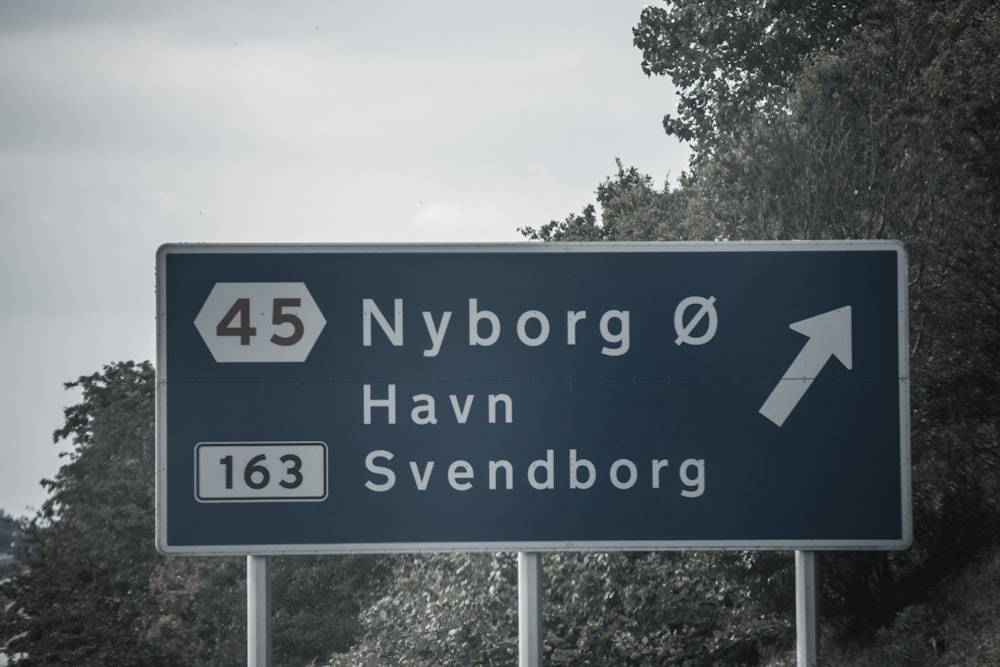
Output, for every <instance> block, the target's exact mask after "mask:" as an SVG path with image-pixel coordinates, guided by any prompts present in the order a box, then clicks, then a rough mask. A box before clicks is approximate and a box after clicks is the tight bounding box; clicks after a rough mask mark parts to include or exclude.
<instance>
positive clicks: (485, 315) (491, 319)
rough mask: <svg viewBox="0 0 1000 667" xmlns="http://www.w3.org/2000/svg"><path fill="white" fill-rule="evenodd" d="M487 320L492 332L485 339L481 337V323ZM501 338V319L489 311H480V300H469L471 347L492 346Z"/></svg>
mask: <svg viewBox="0 0 1000 667" xmlns="http://www.w3.org/2000/svg"><path fill="white" fill-rule="evenodd" d="M482 320H486V323H487V324H489V325H490V332H489V333H488V334H487V335H486V336H485V337H484V336H480V335H479V323H480V322H481V321H482ZM498 338H500V318H499V317H497V316H496V313H493V312H492V311H489V310H483V311H480V310H479V301H478V299H469V345H471V346H476V345H483V346H490V345H492V344H493V343H495V342H497V339H498Z"/></svg>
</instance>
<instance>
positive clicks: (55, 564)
mask: <svg viewBox="0 0 1000 667" xmlns="http://www.w3.org/2000/svg"><path fill="white" fill-rule="evenodd" d="M67 387H68V388H69V387H75V388H78V389H80V390H81V392H82V394H83V401H82V402H81V403H80V404H79V405H76V406H73V407H70V408H66V410H65V417H66V421H65V425H64V426H63V427H62V428H61V429H59V430H58V431H56V433H55V438H56V440H57V441H58V440H61V439H64V438H65V439H69V441H70V442H71V443H72V444H73V446H74V449H73V450H72V451H71V452H70V453H69V454H68V457H69V462H68V463H66V464H65V465H63V467H62V468H61V469H60V470H59V473H58V474H57V476H56V478H55V479H53V480H46V481H44V482H43V483H44V484H45V486H46V487H47V488H48V489H49V492H50V496H49V498H48V499H47V500H46V501H45V503H44V504H43V505H42V509H41V510H40V512H39V514H38V516H36V517H35V518H34V519H32V520H31V522H30V523H29V524H28V526H27V530H26V534H25V538H26V541H27V543H28V546H29V556H28V559H27V565H28V570H27V571H26V572H24V573H23V574H21V575H19V576H17V577H15V578H14V579H13V580H12V582H11V585H10V586H8V587H7V588H6V589H5V590H6V594H7V595H8V597H10V598H11V599H13V600H14V601H15V603H14V604H15V605H16V607H17V609H16V611H17V613H16V615H15V616H14V618H16V627H15V630H16V632H15V633H14V634H17V635H20V637H21V639H20V640H18V641H15V642H13V643H12V645H11V646H10V647H9V650H10V652H11V653H15V652H24V653H26V654H27V656H28V657H27V659H25V660H23V661H21V662H19V663H18V664H19V665H53V664H66V665H160V664H163V665H166V664H171V661H170V660H169V659H168V656H166V655H165V654H164V653H163V651H161V650H160V648H159V647H157V646H156V645H152V644H148V643H146V642H144V641H143V640H142V632H141V627H140V624H139V620H140V618H141V616H142V614H143V613H144V612H145V611H146V605H147V601H148V599H149V595H148V593H149V591H148V583H147V582H148V580H149V574H150V573H151V572H152V570H153V567H154V564H155V561H156V558H157V556H156V551H155V549H154V548H153V542H152V539H151V536H152V534H153V485H152V479H151V475H150V472H151V471H152V470H153V465H154V454H153V392H154V382H153V369H152V367H151V366H149V364H133V363H121V364H115V365H110V366H107V367H105V369H104V372H103V373H98V374H94V375H91V376H87V377H81V378H80V379H79V380H77V381H76V382H72V383H69V384H67Z"/></svg>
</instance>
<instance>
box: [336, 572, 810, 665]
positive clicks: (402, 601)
mask: <svg viewBox="0 0 1000 667" xmlns="http://www.w3.org/2000/svg"><path fill="white" fill-rule="evenodd" d="M789 561H790V557H789V555H788V554H731V553H730V554H724V553H701V554H683V553H634V554H628V553H552V554H545V555H544V556H543V558H542V562H543V570H544V587H543V603H542V606H543V614H544V617H545V621H544V623H545V637H544V658H545V664H547V665H553V666H567V667H568V666H574V667H575V666H583V665H593V664H601V665H605V664H606V665H636V666H638V665H642V666H650V667H652V666H654V665H663V664H724V665H749V664H757V662H758V661H759V660H760V659H761V658H762V657H763V656H766V655H770V654H773V653H775V652H780V651H782V650H783V649H784V648H786V647H787V646H789V645H790V644H791V643H792V641H793V640H792V627H791V624H790V617H791V613H790V611H789V610H790V609H791V607H793V606H794V602H793V589H794V585H793V579H792V574H791V572H790V571H789V569H788V567H787V563H788V562H789ZM516 587H517V564H516V561H515V558H514V555H513V554H489V555H479V554H474V555H468V554H435V555H430V556H426V555H421V556H402V557H399V558H398V559H397V560H396V565H395V567H394V568H393V572H392V577H391V578H389V579H387V580H386V582H385V586H384V590H383V593H382V595H381V596H380V597H378V599H377V600H376V601H375V602H374V603H373V604H372V605H371V606H370V607H369V608H368V609H367V610H366V611H365V612H364V614H363V615H362V626H363V634H362V639H361V642H360V643H358V644H357V645H356V646H355V647H354V648H353V649H352V650H351V651H350V652H348V653H344V654H339V655H335V656H334V657H333V658H332V660H331V661H330V663H328V664H329V665H331V667H367V666H371V667H375V666H378V665H385V664H406V665H416V666H427V667H430V666H432V665H434V666H441V667H448V666H453V667H464V666H466V665H484V666H486V665H510V664H513V663H514V661H515V660H516V655H517V648H518V647H517V588H516Z"/></svg>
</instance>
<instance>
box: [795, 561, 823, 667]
mask: <svg viewBox="0 0 1000 667" xmlns="http://www.w3.org/2000/svg"><path fill="white" fill-rule="evenodd" d="M817 591H818V589H817V587H816V552H815V551H796V552H795V636H796V644H795V648H796V651H795V654H796V659H797V664H798V666H799V667H816V665H817V664H818V656H819V615H818V611H817V598H818V592H817Z"/></svg>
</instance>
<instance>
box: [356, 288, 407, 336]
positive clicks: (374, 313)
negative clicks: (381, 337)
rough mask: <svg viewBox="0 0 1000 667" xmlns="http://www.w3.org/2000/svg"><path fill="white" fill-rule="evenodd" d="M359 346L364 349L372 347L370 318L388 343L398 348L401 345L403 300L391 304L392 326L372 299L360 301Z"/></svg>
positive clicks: (396, 300)
mask: <svg viewBox="0 0 1000 667" xmlns="http://www.w3.org/2000/svg"><path fill="white" fill-rule="evenodd" d="M361 315H362V318H361V344H362V345H364V346H365V347H371V345H372V317H374V318H375V321H376V322H378V325H379V328H381V329H382V333H384V334H385V337H386V338H388V339H389V342H390V343H392V344H393V345H395V346H396V347H400V346H402V344H403V300H402V299H394V300H393V302H392V326H389V321H388V320H387V319H386V317H385V315H383V314H382V311H381V310H380V309H379V307H378V305H377V304H376V303H375V300H374V299H362V300H361Z"/></svg>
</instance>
